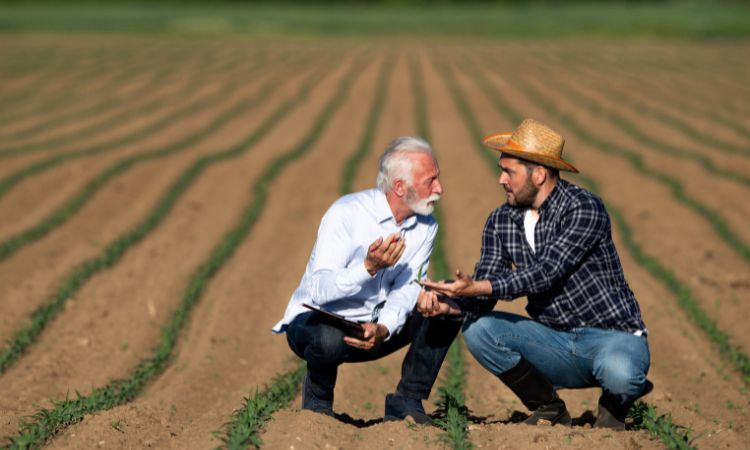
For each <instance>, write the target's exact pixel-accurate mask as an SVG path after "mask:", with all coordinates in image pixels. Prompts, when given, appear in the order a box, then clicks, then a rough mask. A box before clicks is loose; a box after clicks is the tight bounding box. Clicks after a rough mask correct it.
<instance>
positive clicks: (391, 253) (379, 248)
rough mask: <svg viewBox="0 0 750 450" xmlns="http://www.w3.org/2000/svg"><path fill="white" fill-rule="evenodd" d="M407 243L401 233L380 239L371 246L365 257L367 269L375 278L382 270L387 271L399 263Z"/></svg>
mask: <svg viewBox="0 0 750 450" xmlns="http://www.w3.org/2000/svg"><path fill="white" fill-rule="evenodd" d="M405 248H406V242H405V241H404V238H403V237H401V234H399V233H393V234H391V235H388V236H386V237H385V239H383V238H382V237H379V238H377V239H375V242H373V243H372V244H370V247H368V249H367V256H366V257H365V269H367V272H369V274H370V275H371V276H375V274H376V273H378V271H379V270H380V269H385V268H386V267H390V266H392V265H394V264H396V263H397V262H398V260H399V259H400V258H401V255H403V254H404V249H405Z"/></svg>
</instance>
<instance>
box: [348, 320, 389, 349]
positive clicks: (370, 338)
mask: <svg viewBox="0 0 750 450" xmlns="http://www.w3.org/2000/svg"><path fill="white" fill-rule="evenodd" d="M362 328H364V329H365V332H364V336H363V338H362V339H357V338H354V337H351V336H344V342H346V343H347V344H348V345H351V346H352V347H356V348H360V349H362V350H370V349H371V348H373V347H374V346H375V344H377V343H378V342H379V341H382V340H383V339H385V338H387V337H388V334H389V332H388V328H386V327H385V325H381V324H379V323H372V322H368V323H363V324H362Z"/></svg>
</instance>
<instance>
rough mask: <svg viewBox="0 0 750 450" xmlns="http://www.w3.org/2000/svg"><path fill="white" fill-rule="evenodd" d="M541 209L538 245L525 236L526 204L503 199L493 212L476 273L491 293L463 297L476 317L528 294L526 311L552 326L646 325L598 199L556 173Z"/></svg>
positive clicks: (462, 302) (636, 327) (466, 308)
mask: <svg viewBox="0 0 750 450" xmlns="http://www.w3.org/2000/svg"><path fill="white" fill-rule="evenodd" d="M538 212H539V221H538V222H537V225H536V227H535V230H534V238H535V242H536V244H535V246H536V252H533V251H532V249H531V247H530V245H529V243H528V242H527V241H526V237H525V235H524V226H523V218H524V213H525V210H524V209H521V208H517V207H513V206H510V205H509V204H507V203H506V204H504V205H503V206H501V207H500V208H498V209H496V210H494V211H493V212H492V213H491V214H490V217H489V219H488V220H487V223H486V224H485V227H484V232H483V234H482V254H481V257H480V259H479V262H478V263H477V265H476V267H475V269H474V279H476V280H489V281H490V283H491V284H492V295H491V296H490V297H478V298H471V299H468V298H467V299H460V300H459V305H460V306H461V308H462V309H463V311H464V312H465V313H466V314H467V315H468V316H470V317H471V316H474V317H476V316H478V315H481V314H484V313H486V312H488V311H490V310H492V309H493V308H494V306H495V304H496V303H497V301H498V300H500V299H506V300H512V299H514V298H517V297H521V296H524V295H525V296H527V297H528V305H527V306H526V311H528V313H529V315H530V316H531V317H532V318H533V319H535V320H537V321H538V322H540V323H543V324H545V325H547V326H550V327H552V328H555V329H560V330H569V329H571V328H576V327H596V328H603V329H612V330H622V331H628V332H637V331H638V330H645V325H644V324H643V321H642V320H641V313H640V308H639V307H638V302H637V301H636V299H635V296H634V295H633V292H632V291H631V290H630V287H629V286H628V284H627V282H626V281H625V276H624V275H623V272H622V265H621V264H620V259H619V257H618V256H617V250H616V249H615V245H614V242H613V241H612V230H611V224H610V221H609V215H608V214H607V210H606V209H605V207H604V204H603V203H602V201H601V199H599V198H598V197H596V196H595V195H593V194H591V193H590V192H588V191H586V190H584V189H582V188H580V187H578V186H576V185H574V184H571V183H569V182H567V181H565V180H559V181H558V183H557V186H555V188H554V189H553V191H552V192H551V193H550V195H549V197H547V199H546V200H545V201H544V203H543V204H542V205H541V207H540V208H539V210H538ZM513 265H515V270H514V269H513Z"/></svg>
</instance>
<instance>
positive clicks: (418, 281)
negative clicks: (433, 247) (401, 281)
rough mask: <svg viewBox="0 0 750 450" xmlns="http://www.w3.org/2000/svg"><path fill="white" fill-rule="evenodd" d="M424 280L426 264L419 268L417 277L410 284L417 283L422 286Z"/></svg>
mask: <svg viewBox="0 0 750 450" xmlns="http://www.w3.org/2000/svg"><path fill="white" fill-rule="evenodd" d="M422 278H424V264H422V265H421V266H419V272H417V277H416V278H414V279H413V280H411V282H410V283H417V284H418V285H420V286H422Z"/></svg>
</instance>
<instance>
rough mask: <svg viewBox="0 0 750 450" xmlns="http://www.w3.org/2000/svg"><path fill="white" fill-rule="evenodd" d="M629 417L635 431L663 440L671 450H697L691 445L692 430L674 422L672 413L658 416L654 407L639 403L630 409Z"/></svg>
mask: <svg viewBox="0 0 750 450" xmlns="http://www.w3.org/2000/svg"><path fill="white" fill-rule="evenodd" d="M696 406H697V405H696ZM629 416H630V417H631V418H632V419H633V423H634V425H633V428H634V429H636V430H646V431H648V432H649V434H651V435H652V436H654V437H657V438H659V439H661V441H662V442H663V443H664V444H665V445H666V446H667V448H669V449H674V450H695V449H696V447H694V446H693V445H692V443H691V442H692V440H693V439H692V436H691V435H692V430H691V429H690V428H685V427H683V426H680V425H676V424H675V423H674V422H672V415H671V414H670V413H666V414H661V415H658V414H657V412H656V408H655V407H654V406H652V405H649V404H648V403H645V402H642V401H637V402H636V403H635V405H633V407H632V408H631V409H630V413H629Z"/></svg>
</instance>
